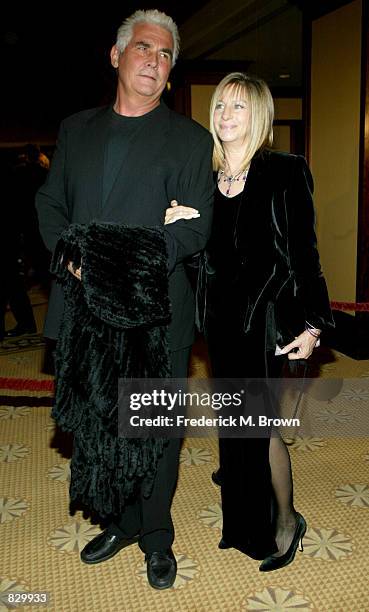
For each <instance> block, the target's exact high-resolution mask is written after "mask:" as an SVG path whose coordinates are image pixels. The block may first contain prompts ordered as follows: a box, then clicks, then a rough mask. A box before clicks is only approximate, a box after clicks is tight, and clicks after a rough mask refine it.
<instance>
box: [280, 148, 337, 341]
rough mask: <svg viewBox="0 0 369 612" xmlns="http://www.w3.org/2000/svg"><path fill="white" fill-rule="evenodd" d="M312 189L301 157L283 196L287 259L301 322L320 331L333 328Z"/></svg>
mask: <svg viewBox="0 0 369 612" xmlns="http://www.w3.org/2000/svg"><path fill="white" fill-rule="evenodd" d="M313 189H314V185H313V178H312V176H311V172H310V170H309V168H308V165H307V163H306V161H305V159H304V157H302V156H297V157H296V158H295V168H294V172H293V175H292V179H291V181H290V184H289V186H288V187H287V189H286V190H285V193H284V204H285V210H286V218H287V242H288V256H289V262H290V267H291V269H292V273H293V275H294V291H295V295H296V297H297V298H298V301H299V303H300V304H301V305H302V306H303V308H304V312H305V320H306V321H308V322H309V323H310V324H311V325H313V326H314V327H317V328H319V329H324V328H327V327H334V321H333V317H332V312H331V309H330V303H329V297H328V290H327V285H326V282H325V279H324V276H323V273H322V269H321V266H320V260H319V253H318V248H317V238H316V234H315V211H314V204H313Z"/></svg>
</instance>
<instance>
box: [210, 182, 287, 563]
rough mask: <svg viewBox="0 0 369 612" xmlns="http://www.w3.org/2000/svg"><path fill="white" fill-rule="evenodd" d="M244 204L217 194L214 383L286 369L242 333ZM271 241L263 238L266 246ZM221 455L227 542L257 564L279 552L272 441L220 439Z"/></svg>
mask: <svg viewBox="0 0 369 612" xmlns="http://www.w3.org/2000/svg"><path fill="white" fill-rule="evenodd" d="M241 201H242V193H240V194H239V195H237V196H234V197H232V198H228V197H226V196H224V195H223V194H222V193H221V192H220V191H219V189H217V190H216V195H215V202H214V219H213V226H212V234H211V238H210V241H209V244H208V252H209V256H210V261H211V265H212V267H213V268H214V270H215V277H214V280H213V281H212V283H211V285H210V288H209V294H208V312H207V328H206V335H207V341H208V348H209V355H210V360H211V366H212V374H213V377H214V378H252V377H257V378H264V377H265V376H266V375H267V371H268V374H269V376H270V375H273V376H278V375H279V372H280V366H281V363H282V358H275V357H274V356H273V355H272V354H271V353H270V354H267V355H266V353H265V346H264V334H263V333H260V331H259V330H260V327H259V326H257V331H256V332H255V331H253V332H251V333H249V334H244V333H243V325H244V316H245V310H246V308H247V301H248V295H247V282H245V278H244V274H243V259H242V256H240V253H239V252H238V251H237V249H236V248H235V240H234V234H235V226H236V221H237V217H238V214H239V208H240V206H241ZM269 238H270V237H269V236H267V235H265V234H264V235H263V236H262V237H260V239H261V240H263V242H264V243H266V242H267V241H268V242H269V240H268V239H269ZM262 329H263V328H262ZM266 359H267V360H268V365H267V364H266ZM266 435H267V434H266ZM219 453H220V469H221V474H222V482H223V484H222V488H221V491H222V510H223V539H224V541H225V542H226V544H227V545H228V546H230V547H234V548H237V549H238V550H240V551H241V552H243V553H245V554H247V555H249V556H250V557H252V558H254V559H264V558H265V557H266V556H268V555H269V554H272V553H273V552H276V550H277V546H276V544H275V540H274V535H273V527H272V521H271V500H272V486H271V472H270V466H269V437H263V438H245V439H244V438H242V439H241V438H223V439H222V438H221V437H220V439H219Z"/></svg>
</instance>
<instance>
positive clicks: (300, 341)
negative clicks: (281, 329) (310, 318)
mask: <svg viewBox="0 0 369 612" xmlns="http://www.w3.org/2000/svg"><path fill="white" fill-rule="evenodd" d="M316 331H318V330H316ZM317 341H318V338H316V337H315V336H312V335H311V334H310V333H309V332H308V331H304V332H302V334H300V335H299V336H297V338H295V339H294V341H293V342H290V343H289V344H287V345H286V346H284V347H283V349H282V350H281V352H280V355H286V354H287V353H288V359H291V360H292V359H307V358H308V357H310V355H311V353H312V352H313V350H314V347H315V345H316V343H317ZM293 349H297V351H294V350H293ZM290 351H293V352H292V353H291V352H290Z"/></svg>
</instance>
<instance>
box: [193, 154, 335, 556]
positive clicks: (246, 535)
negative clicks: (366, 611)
mask: <svg viewBox="0 0 369 612" xmlns="http://www.w3.org/2000/svg"><path fill="white" fill-rule="evenodd" d="M312 193H313V179H312V176H311V173H310V170H309V168H308V166H307V163H306V161H305V159H304V158H303V157H302V156H300V155H292V154H289V153H283V152H277V151H270V150H262V151H259V152H257V153H256V154H255V156H254V158H253V159H252V162H251V166H250V171H249V173H248V177H247V181H246V183H245V187H244V190H243V192H242V193H241V194H239V195H238V196H235V197H232V198H226V197H225V196H224V195H223V194H222V193H221V192H220V191H219V190H218V189H217V190H216V196H215V203H214V219H213V226H212V234H211V238H210V241H209V244H208V251H209V256H210V264H211V266H212V267H213V268H214V269H215V275H212V276H211V278H210V279H209V285H208V290H207V292H206V296H207V300H206V309H205V313H206V317H205V331H206V337H207V342H208V347H209V354H210V360H211V365H212V370H213V376H214V377H216V378H264V377H272V378H278V377H280V376H281V370H282V366H283V361H285V362H287V358H286V357H276V356H275V348H276V344H279V345H281V346H285V345H286V344H288V343H289V342H290V341H291V340H292V339H293V338H294V337H296V336H297V335H299V334H300V333H301V332H302V330H303V329H304V325H305V322H306V321H307V322H309V323H310V324H311V325H312V326H313V327H316V328H319V329H322V330H324V329H328V328H330V327H332V326H334V321H333V318H332V312H331V309H330V303H329V297H328V291H327V286H326V282H325V280H324V276H323V274H322V270H321V266H320V261H319V253H318V250H317V240H316V235H315V227H314V226H315V213H314V205H313V199H312ZM265 434H266V435H265V437H264V438H253V439H251V438H248V439H247V438H244V439H239V438H238V439H230V438H228V439H220V466H221V471H222V480H223V485H222V506H223V539H224V540H225V542H226V544H227V545H228V546H230V547H234V548H237V549H238V550H240V551H242V552H244V553H245V554H247V555H249V556H251V557H253V558H256V559H263V558H265V557H266V556H267V555H269V554H271V553H273V552H276V550H277V546H276V543H275V539H274V529H273V526H272V519H271V509H272V499H273V490H272V485H271V471H270V465H269V438H268V437H267V436H268V434H269V432H267V431H265Z"/></svg>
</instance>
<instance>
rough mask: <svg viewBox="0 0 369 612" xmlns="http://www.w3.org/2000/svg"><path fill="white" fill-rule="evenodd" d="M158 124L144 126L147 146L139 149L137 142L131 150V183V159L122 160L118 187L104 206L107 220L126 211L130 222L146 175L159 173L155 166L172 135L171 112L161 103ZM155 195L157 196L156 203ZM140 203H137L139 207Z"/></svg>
mask: <svg viewBox="0 0 369 612" xmlns="http://www.w3.org/2000/svg"><path fill="white" fill-rule="evenodd" d="M153 112H155V113H156V114H155V120H150V119H149V118H148V120H149V121H150V123H149V128H148V127H147V124H146V123H144V124H143V125H142V126H141V129H140V134H141V133H142V131H145V146H144V147H140V146H135V142H133V143H132V146H131V147H130V150H129V177H128V178H129V180H127V172H126V163H127V156H125V157H124V159H123V160H122V164H121V167H120V170H119V172H118V174H117V177H116V179H115V182H114V185H113V187H112V189H111V191H110V194H109V196H108V198H107V200H106V202H105V205H104V211H103V214H104V217H105V216H106V218H114V216H115V215H114V213H115V211H116V212H117V215H118V217H119V218H121V215H122V211H124V212H126V215H127V219H129V208H130V207H131V206H132V205H133V202H132V200H133V198H134V193H135V190H136V189H138V191H140V187H139V186H140V185H142V183H144V182H145V173H150V172H152V171H155V168H154V166H155V164H156V163H157V162H158V160H159V161H160V160H161V159H163V151H165V143H166V139H167V137H168V134H169V131H170V111H169V109H168V107H167V106H166V105H165V104H164V103H163V102H161V103H160V107H159V108H157V109H155V110H154V111H153ZM154 198H155V194H153V199H154ZM137 203H139V202H135V203H134V204H137Z"/></svg>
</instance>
